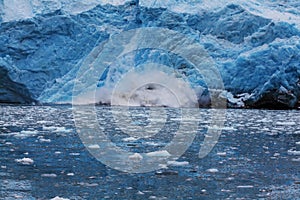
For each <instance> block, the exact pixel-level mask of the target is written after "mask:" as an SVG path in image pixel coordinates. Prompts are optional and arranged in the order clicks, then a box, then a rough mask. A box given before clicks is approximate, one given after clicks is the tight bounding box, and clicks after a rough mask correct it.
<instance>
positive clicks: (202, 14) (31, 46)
mask: <svg viewBox="0 0 300 200" xmlns="http://www.w3.org/2000/svg"><path fill="white" fill-rule="evenodd" d="M17 2H19V3H17ZM20 2H21V3H20ZM137 2H139V6H137ZM282 2H284V1H282ZM0 3H1V1H0ZM109 3H110V4H108V2H107V1H105V0H92V1H77V0H60V1H58V0H31V1H28V0H27V1H25V0H22V1H8V0H7V1H6V0H3V1H2V3H1V6H0V7H1V9H2V10H1V12H0V13H1V16H2V22H1V27H0V70H1V75H2V77H5V78H1V80H0V85H1V90H0V91H1V93H0V102H20V103H24V102H30V101H35V100H38V101H40V102H49V103H58V102H71V100H72V89H73V86H74V79H75V78H76V74H77V71H78V70H79V68H80V66H81V65H82V64H83V63H84V62H92V60H93V56H95V55H97V54H98V53H99V52H100V51H101V50H102V49H101V48H102V46H101V45H102V44H103V42H105V41H106V40H107V39H108V38H109V37H110V36H112V35H114V34H118V33H121V32H122V31H125V30H130V29H135V28H141V27H161V28H168V29H170V30H174V31H178V32H180V33H183V34H185V35H187V37H190V38H193V39H195V40H196V41H198V42H199V43H200V44H201V45H203V47H204V48H205V50H206V51H207V52H208V54H209V55H210V56H211V58H212V59H213V61H214V63H215V64H216V66H217V68H218V69H219V71H220V73H221V75H222V78H223V81H224V85H225V89H226V90H227V91H228V92H227V95H225V97H226V98H227V99H228V102H229V104H230V105H231V106H241V105H242V106H244V105H246V106H247V105H248V106H253V107H276V106H280V107H295V106H297V104H298V101H299V96H300V79H299V78H300V42H299V41H300V39H299V38H300V31H299V28H298V27H299V25H298V24H297V23H299V21H300V19H299V16H300V14H299V12H300V11H299V10H300V5H299V3H298V1H289V2H285V3H280V2H278V1H276V2H274V1H271V0H270V1H261V0H256V1H254V0H252V1H215V0H210V1H207V0H202V1H194V0H168V1H158V0H156V1H146V0H145V1H144V0H141V1H128V2H125V3H124V1H118V0H115V1H110V2H109ZM271 11H272V12H271ZM13 13H15V14H13ZM91 51H93V52H94V54H91V53H90V52H91ZM129 58H130V59H129ZM149 60H151V61H152V62H155V63H159V64H163V65H167V66H171V67H172V68H174V69H176V70H177V71H179V72H180V73H181V74H184V75H185V76H186V77H187V79H188V80H189V82H190V84H191V87H192V88H193V89H194V90H195V91H196V93H197V96H198V98H199V100H201V101H200V103H201V104H203V105H207V101H208V100H207V93H208V92H207V87H206V85H205V82H204V81H203V79H202V78H201V76H200V75H198V74H197V73H195V71H194V69H193V67H191V66H190V64H189V63H188V62H186V61H184V60H183V59H182V58H180V57H178V56H176V55H172V54H170V53H168V52H164V51H158V50H156V51H155V50H151V49H150V50H145V51H139V52H136V53H134V54H132V55H128V56H127V57H124V58H122V59H121V60H120V61H119V63H117V64H116V65H115V66H111V67H109V68H108V69H107V70H106V73H105V74H104V75H103V77H101V78H100V81H99V83H98V86H99V88H100V89H99V90H102V94H105V95H103V99H99V101H102V103H107V102H109V98H108V99H107V95H106V93H105V92H107V91H110V90H111V89H112V85H113V84H114V83H115V81H116V78H117V77H120V76H122V74H123V73H124V70H125V69H126V66H128V64H130V62H132V61H133V62H134V63H135V64H144V63H147V62H148V61H149ZM99 76H100V75H99ZM163 91H164V90H161V93H159V92H158V93H156V94H158V95H162V94H163V93H164V92H163ZM148 92H149V91H148ZM108 93H109V92H108ZM245 94H249V95H245ZM143 95H144V94H143ZM245 96H247V98H244V97H245ZM241 101H242V102H241Z"/></svg>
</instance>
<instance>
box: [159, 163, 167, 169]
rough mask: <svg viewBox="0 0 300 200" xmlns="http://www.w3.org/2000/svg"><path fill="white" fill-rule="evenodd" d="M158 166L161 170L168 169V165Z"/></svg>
mask: <svg viewBox="0 0 300 200" xmlns="http://www.w3.org/2000/svg"><path fill="white" fill-rule="evenodd" d="M158 166H159V168H160V169H168V165H166V164H159V165H158Z"/></svg>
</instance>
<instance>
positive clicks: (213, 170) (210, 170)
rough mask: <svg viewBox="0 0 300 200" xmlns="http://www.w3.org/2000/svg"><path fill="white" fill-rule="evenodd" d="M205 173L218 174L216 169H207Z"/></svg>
mask: <svg viewBox="0 0 300 200" xmlns="http://www.w3.org/2000/svg"><path fill="white" fill-rule="evenodd" d="M206 171H207V172H209V173H218V172H219V170H218V169H215V168H212V169H208V170H206Z"/></svg>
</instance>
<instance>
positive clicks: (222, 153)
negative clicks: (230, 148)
mask: <svg viewBox="0 0 300 200" xmlns="http://www.w3.org/2000/svg"><path fill="white" fill-rule="evenodd" d="M217 155H218V156H226V155H227V154H226V152H219V153H217Z"/></svg>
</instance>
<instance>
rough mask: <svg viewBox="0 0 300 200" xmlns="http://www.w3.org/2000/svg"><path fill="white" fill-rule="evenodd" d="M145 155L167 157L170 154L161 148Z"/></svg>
mask: <svg viewBox="0 0 300 200" xmlns="http://www.w3.org/2000/svg"><path fill="white" fill-rule="evenodd" d="M147 156H151V157H169V156H171V154H170V153H169V152H168V151H166V150H163V151H154V152H150V153H147Z"/></svg>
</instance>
